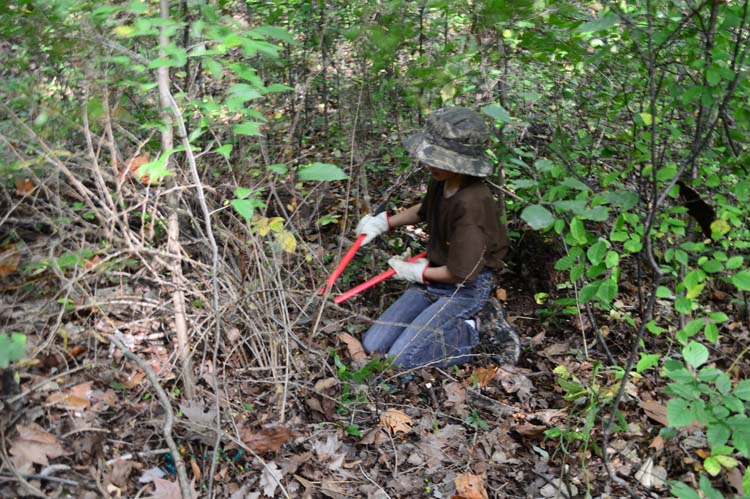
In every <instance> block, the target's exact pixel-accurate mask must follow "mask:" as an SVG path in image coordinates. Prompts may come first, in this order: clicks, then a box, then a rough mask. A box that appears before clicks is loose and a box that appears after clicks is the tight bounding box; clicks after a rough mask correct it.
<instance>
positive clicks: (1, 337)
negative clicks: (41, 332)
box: [0, 333, 26, 369]
mask: <svg viewBox="0 0 750 499" xmlns="http://www.w3.org/2000/svg"><path fill="white" fill-rule="evenodd" d="M24 357H26V335H25V334H21V333H11V334H6V333H0V369H5V368H7V367H8V366H9V365H10V363H11V362H16V361H17V360H21V359H23V358H24Z"/></svg>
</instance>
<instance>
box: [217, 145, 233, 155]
mask: <svg viewBox="0 0 750 499" xmlns="http://www.w3.org/2000/svg"><path fill="white" fill-rule="evenodd" d="M216 152H217V153H218V154H221V155H222V156H224V159H229V155H230V154H231V152H232V144H224V145H223V146H221V147H220V148H218V149H216Z"/></svg>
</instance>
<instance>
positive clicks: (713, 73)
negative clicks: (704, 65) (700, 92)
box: [706, 66, 721, 87]
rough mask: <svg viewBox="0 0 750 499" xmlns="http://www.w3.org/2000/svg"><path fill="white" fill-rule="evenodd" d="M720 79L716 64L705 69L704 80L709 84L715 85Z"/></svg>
mask: <svg viewBox="0 0 750 499" xmlns="http://www.w3.org/2000/svg"><path fill="white" fill-rule="evenodd" d="M720 81H721V72H720V71H719V68H717V67H716V66H711V67H710V68H708V69H707V70H706V82H707V83H708V84H709V86H712V87H715V86H716V85H718V84H719V82H720Z"/></svg>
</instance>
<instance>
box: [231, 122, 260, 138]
mask: <svg viewBox="0 0 750 499" xmlns="http://www.w3.org/2000/svg"><path fill="white" fill-rule="evenodd" d="M261 125H263V123H260V122H257V121H245V122H244V123H238V124H236V125H234V126H233V127H232V130H234V133H236V134H238V135H260V127H261Z"/></svg>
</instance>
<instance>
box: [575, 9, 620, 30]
mask: <svg viewBox="0 0 750 499" xmlns="http://www.w3.org/2000/svg"><path fill="white" fill-rule="evenodd" d="M619 22H620V18H619V17H617V16H616V15H615V14H608V15H606V16H604V17H602V18H599V19H594V20H593V21H589V22H587V23H583V24H582V25H580V26H578V27H577V28H576V29H575V30H574V31H575V32H576V33H596V32H597V31H604V30H606V29H609V28H611V27H612V26H615V25H617V24H618V23H619Z"/></svg>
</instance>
